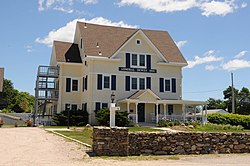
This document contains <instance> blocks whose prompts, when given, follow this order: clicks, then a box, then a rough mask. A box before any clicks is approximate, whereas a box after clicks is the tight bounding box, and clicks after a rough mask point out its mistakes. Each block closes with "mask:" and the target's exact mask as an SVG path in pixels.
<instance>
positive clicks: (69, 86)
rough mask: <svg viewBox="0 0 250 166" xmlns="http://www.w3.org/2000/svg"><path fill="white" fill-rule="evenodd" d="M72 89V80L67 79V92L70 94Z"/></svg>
mask: <svg viewBox="0 0 250 166" xmlns="http://www.w3.org/2000/svg"><path fill="white" fill-rule="evenodd" d="M70 89H71V78H66V92H70Z"/></svg>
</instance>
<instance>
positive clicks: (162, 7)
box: [118, 0, 246, 17]
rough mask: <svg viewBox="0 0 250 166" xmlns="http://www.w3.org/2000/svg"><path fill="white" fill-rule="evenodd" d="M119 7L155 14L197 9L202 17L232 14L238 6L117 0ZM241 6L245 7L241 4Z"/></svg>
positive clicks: (229, 1) (204, 0) (228, 1)
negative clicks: (154, 12)
mask: <svg viewBox="0 0 250 166" xmlns="http://www.w3.org/2000/svg"><path fill="white" fill-rule="evenodd" d="M118 5H119V6H126V5H136V6H139V7H140V8H142V9H146V10H153V11H156V12H166V13H168V12H176V11H186V10H188V9H192V8H198V9H200V10H201V11H202V15H204V16H207V17H208V16H210V15H220V16H225V15H227V14H229V13H233V12H234V11H235V10H236V9H237V8H238V5H237V4H236V2H235V1H234V0H224V1H214V0H212V1H211V0H151V1H150V0H119V3H118ZM241 6H246V4H244V3H243V4H242V5H241Z"/></svg>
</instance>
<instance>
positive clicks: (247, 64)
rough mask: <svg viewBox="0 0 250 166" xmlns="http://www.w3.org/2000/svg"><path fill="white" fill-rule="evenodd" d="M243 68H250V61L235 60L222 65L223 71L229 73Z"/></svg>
mask: <svg viewBox="0 0 250 166" xmlns="http://www.w3.org/2000/svg"><path fill="white" fill-rule="evenodd" d="M243 68H250V61H246V60H241V59H234V60H231V61H228V62H227V63H225V64H223V65H222V69H224V70H227V71H233V70H238V69H243Z"/></svg>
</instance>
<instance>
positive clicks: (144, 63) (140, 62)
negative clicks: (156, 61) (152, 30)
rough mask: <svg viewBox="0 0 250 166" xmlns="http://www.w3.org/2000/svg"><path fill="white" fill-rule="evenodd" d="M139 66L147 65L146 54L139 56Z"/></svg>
mask: <svg viewBox="0 0 250 166" xmlns="http://www.w3.org/2000/svg"><path fill="white" fill-rule="evenodd" d="M139 57H140V58H139V66H140V67H145V66H146V58H145V55H140V56H139Z"/></svg>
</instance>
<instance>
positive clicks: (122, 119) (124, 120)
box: [95, 108, 130, 127]
mask: <svg viewBox="0 0 250 166" xmlns="http://www.w3.org/2000/svg"><path fill="white" fill-rule="evenodd" d="M95 117H96V120H97V121H98V123H99V125H101V126H109V124H110V123H109V122H110V111H109V109H108V108H103V109H101V110H98V111H95ZM115 125H116V126H120V127H125V126H130V121H129V119H128V112H127V111H117V112H116V113H115Z"/></svg>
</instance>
